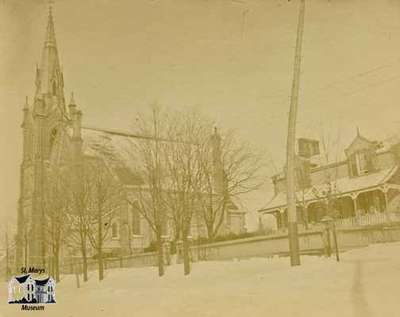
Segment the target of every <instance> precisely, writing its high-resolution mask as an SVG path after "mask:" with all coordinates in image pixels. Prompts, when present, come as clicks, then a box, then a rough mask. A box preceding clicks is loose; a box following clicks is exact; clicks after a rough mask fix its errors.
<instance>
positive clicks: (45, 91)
mask: <svg viewBox="0 0 400 317" xmlns="http://www.w3.org/2000/svg"><path fill="white" fill-rule="evenodd" d="M63 88H64V83H63V75H62V71H61V67H60V61H59V58H58V50H57V42H56V35H55V31H54V19H53V8H52V6H51V4H50V6H49V13H48V19H47V29H46V36H45V41H44V46H43V51H42V60H41V63H40V66H39V68H38V69H37V70H36V97H39V98H40V97H44V96H45V95H48V96H57V97H58V98H57V99H59V100H63V97H64V92H63Z"/></svg>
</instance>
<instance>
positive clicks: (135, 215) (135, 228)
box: [131, 202, 141, 235]
mask: <svg viewBox="0 0 400 317" xmlns="http://www.w3.org/2000/svg"><path fill="white" fill-rule="evenodd" d="M138 208H139V206H138V204H137V202H135V203H134V205H133V206H132V208H131V216H132V234H135V235H139V234H141V225H140V222H141V221H140V214H139V209H138Z"/></svg>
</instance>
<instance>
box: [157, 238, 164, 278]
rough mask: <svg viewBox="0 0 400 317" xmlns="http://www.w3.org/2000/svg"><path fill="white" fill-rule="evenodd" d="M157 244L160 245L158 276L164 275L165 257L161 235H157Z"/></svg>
mask: <svg viewBox="0 0 400 317" xmlns="http://www.w3.org/2000/svg"><path fill="white" fill-rule="evenodd" d="M157 243H158V276H160V277H161V276H163V275H164V255H163V252H164V250H163V242H162V239H161V235H159V234H158V235H157Z"/></svg>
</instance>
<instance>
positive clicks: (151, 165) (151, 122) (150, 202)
mask: <svg viewBox="0 0 400 317" xmlns="http://www.w3.org/2000/svg"><path fill="white" fill-rule="evenodd" d="M136 124H137V127H138V130H139V133H140V134H141V135H142V136H143V139H142V140H141V141H139V142H137V143H132V148H131V149H130V150H129V152H130V153H129V154H130V156H131V160H132V161H136V162H140V163H141V164H142V165H143V166H141V172H140V174H141V178H142V181H143V184H141V185H139V186H137V188H136V190H135V192H134V193H131V194H129V195H128V197H127V199H128V203H129V204H130V205H131V206H132V208H135V209H136V210H137V211H138V212H139V213H140V214H141V215H142V216H143V218H144V219H145V220H146V222H147V223H148V225H149V227H150V228H151V230H152V232H153V233H154V235H155V238H156V242H157V246H158V274H159V276H163V275H164V256H163V235H164V234H165V232H166V213H165V204H164V193H165V192H164V188H163V185H164V184H163V181H164V177H163V173H164V171H163V169H162V166H161V164H162V162H161V151H160V143H161V142H163V140H162V138H161V135H162V130H163V129H164V127H165V126H164V124H163V120H162V118H161V116H160V110H159V108H157V107H153V111H152V115H151V117H150V118H149V117H146V116H141V117H139V118H138V119H137V120H136ZM160 130H161V131H160Z"/></svg>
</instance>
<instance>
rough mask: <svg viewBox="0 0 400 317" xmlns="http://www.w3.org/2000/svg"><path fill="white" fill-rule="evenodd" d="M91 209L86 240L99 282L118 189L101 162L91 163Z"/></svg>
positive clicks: (102, 277) (101, 278)
mask: <svg viewBox="0 0 400 317" xmlns="http://www.w3.org/2000/svg"><path fill="white" fill-rule="evenodd" d="M91 168H92V171H93V172H95V171H96V172H95V173H93V174H91V177H90V181H91V198H90V201H91V207H90V224H89V226H88V238H89V241H90V244H91V246H92V247H93V249H94V250H95V252H96V257H97V261H98V272H99V280H100V281H102V280H103V279H104V255H103V246H104V241H105V240H106V239H107V237H108V236H109V229H110V228H111V225H109V224H111V223H112V220H113V218H114V217H115V211H116V207H117V201H118V198H119V196H118V193H119V190H118V189H119V187H118V186H117V184H116V183H115V181H114V179H113V177H112V175H111V173H110V172H109V170H108V169H107V168H106V167H105V166H104V164H103V163H102V162H93V163H92V165H91Z"/></svg>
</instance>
